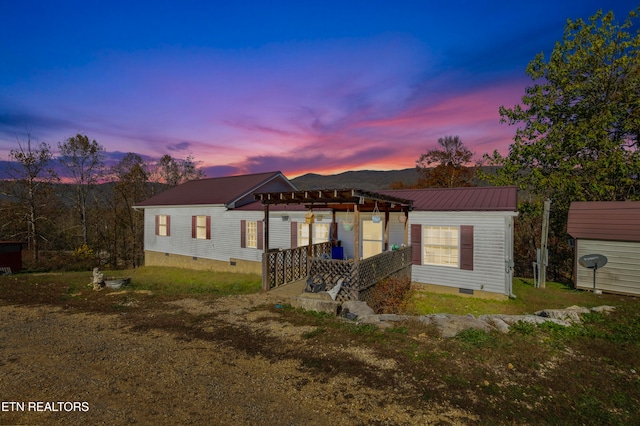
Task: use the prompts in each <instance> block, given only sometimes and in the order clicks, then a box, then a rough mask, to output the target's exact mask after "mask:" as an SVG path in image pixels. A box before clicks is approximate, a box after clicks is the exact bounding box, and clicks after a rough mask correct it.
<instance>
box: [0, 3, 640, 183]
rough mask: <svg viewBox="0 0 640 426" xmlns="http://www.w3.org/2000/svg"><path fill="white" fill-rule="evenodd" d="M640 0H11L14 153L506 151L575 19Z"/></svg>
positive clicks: (5, 140) (231, 169)
mask: <svg viewBox="0 0 640 426" xmlns="http://www.w3.org/2000/svg"><path fill="white" fill-rule="evenodd" d="M637 7H638V3H636V2H631V1H608V2H604V1H590V0H584V1H571V2H569V1H553V2H552V1H538V2H516V1H500V2H498V1H485V2H475V1H468V2H464V1H449V2H432V1H394V2H391V1H366V2H365V1H344V0H343V1H340V2H338V1H322V2H309V1H277V2H242V1H236V2H218V1H210V2H197V1H180V2H178V1H175V2H173V1H154V2H147V1H128V2H122V1H109V2H105V1H102V2H93V1H82V2H72V1H66V2H65V1H62V2H48V1H29V0H26V1H19V2H18V1H4V2H2V3H0V16H1V17H2V21H1V22H2V24H1V25H0V55H1V57H2V61H0V160H7V159H8V154H9V151H10V150H11V149H15V148H16V147H17V146H18V145H17V144H18V141H21V142H24V141H26V138H27V136H26V135H27V132H28V133H29V134H30V135H31V139H32V141H36V142H46V143H48V144H50V145H51V146H52V147H53V148H55V147H56V146H57V144H58V142H60V141H64V140H65V139H67V138H69V137H71V136H74V135H75V134H77V133H82V134H86V135H87V136H89V138H91V139H95V140H97V141H98V142H99V143H100V144H102V145H103V146H104V147H105V149H106V150H107V152H108V154H109V159H110V160H111V161H116V160H117V159H119V158H120V157H121V156H122V155H124V154H126V153H127V152H135V153H138V154H140V155H142V156H143V157H144V158H147V159H149V161H152V160H153V159H154V158H158V157H160V156H162V155H163V154H170V155H172V156H174V157H180V158H184V157H186V156H187V155H192V156H193V157H194V158H195V159H196V160H197V161H199V162H200V165H201V166H202V167H203V168H204V169H205V171H206V173H207V176H210V177H213V176H221V175H228V174H239V173H253V172H262V171H271V170H281V171H283V172H284V173H285V174H286V175H288V176H290V177H294V176H297V175H300V174H304V173H307V172H315V173H339V172H342V171H347V170H361V169H375V170H386V169H402V168H408V167H413V166H415V161H416V160H417V159H418V157H419V156H420V154H421V153H423V152H425V151H426V150H428V149H430V148H432V147H434V146H435V144H436V143H437V140H438V138H440V137H444V136H447V135H459V136H460V137H461V139H462V141H463V142H464V143H465V144H466V145H467V146H468V147H470V148H471V149H472V150H473V151H474V152H476V154H477V155H478V156H481V155H482V154H484V153H486V152H492V151H493V150H494V149H498V150H499V151H501V152H503V153H506V151H507V150H508V146H509V144H510V142H511V139H512V137H513V135H514V133H515V129H514V128H513V127H509V126H507V125H506V124H500V123H499V119H500V117H499V114H498V108H499V107H500V106H501V105H505V106H513V105H514V104H516V103H518V102H519V100H520V99H521V97H522V95H523V94H524V89H525V87H526V86H527V85H530V84H531V80H530V79H529V78H528V77H527V76H526V74H525V68H526V66H527V64H528V62H529V61H530V60H532V59H533V58H534V56H535V55H536V54H537V53H538V52H541V51H542V52H545V53H546V54H549V53H550V52H551V50H552V49H553V45H554V43H555V42H556V41H559V40H561V38H562V33H563V29H564V25H565V23H566V20H567V18H571V19H576V18H583V19H587V18H588V17H589V16H591V15H593V14H594V13H595V12H596V11H597V10H598V9H603V10H604V11H607V10H613V11H614V12H615V14H616V17H617V19H618V20H619V21H620V22H622V21H623V20H624V19H625V18H626V16H627V14H628V12H629V11H630V10H632V9H634V8H637Z"/></svg>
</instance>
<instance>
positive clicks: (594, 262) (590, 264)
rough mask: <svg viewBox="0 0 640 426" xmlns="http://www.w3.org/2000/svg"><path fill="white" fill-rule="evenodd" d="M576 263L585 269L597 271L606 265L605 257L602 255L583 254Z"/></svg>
mask: <svg viewBox="0 0 640 426" xmlns="http://www.w3.org/2000/svg"><path fill="white" fill-rule="evenodd" d="M578 263H579V264H580V266H584V267H585V268H589V269H598V268H602V267H603V266H604V265H606V264H607V256H605V255H603V254H585V255H584V256H582V257H581V258H580V259H578Z"/></svg>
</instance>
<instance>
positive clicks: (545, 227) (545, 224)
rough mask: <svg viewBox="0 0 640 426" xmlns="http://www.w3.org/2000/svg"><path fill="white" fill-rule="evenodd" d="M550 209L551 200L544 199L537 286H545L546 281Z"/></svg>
mask: <svg viewBox="0 0 640 426" xmlns="http://www.w3.org/2000/svg"><path fill="white" fill-rule="evenodd" d="M550 211H551V200H549V199H546V200H545V201H544V211H543V212H542V235H540V276H539V278H538V280H539V283H540V285H539V287H540V288H545V287H546V283H547V263H548V260H549V259H548V255H547V253H548V249H547V238H548V235H549V212H550Z"/></svg>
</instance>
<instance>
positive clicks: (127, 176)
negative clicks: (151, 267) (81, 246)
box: [112, 153, 150, 267]
mask: <svg viewBox="0 0 640 426" xmlns="http://www.w3.org/2000/svg"><path fill="white" fill-rule="evenodd" d="M112 177H113V180H114V182H115V185H114V189H113V211H114V215H113V224H114V225H113V242H114V243H113V247H112V255H113V257H114V258H117V256H118V254H120V256H121V258H122V260H123V261H124V262H125V263H126V264H127V265H130V266H133V267H137V266H139V265H141V264H142V259H143V257H144V252H143V238H144V235H143V229H144V215H143V213H142V212H141V211H136V210H134V209H133V206H134V205H135V204H136V203H138V202H140V201H143V200H145V199H146V198H148V197H149V195H150V193H149V171H148V169H147V166H146V164H145V163H144V161H143V160H142V158H141V157H140V156H139V155H137V154H133V153H128V154H127V155H126V156H125V157H124V158H122V160H120V162H118V164H117V165H115V166H114V167H113V168H112ZM114 263H115V262H114Z"/></svg>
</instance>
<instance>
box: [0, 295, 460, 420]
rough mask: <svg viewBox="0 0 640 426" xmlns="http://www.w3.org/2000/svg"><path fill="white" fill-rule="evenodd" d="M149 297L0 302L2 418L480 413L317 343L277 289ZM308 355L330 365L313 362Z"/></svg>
mask: <svg viewBox="0 0 640 426" xmlns="http://www.w3.org/2000/svg"><path fill="white" fill-rule="evenodd" d="M72 296H78V295H72ZM80 297H82V296H80ZM151 298H152V295H149V294H145V293H132V292H127V293H120V294H118V293H117V292H115V293H113V292H112V293H111V294H108V293H106V292H105V293H102V294H100V295H92V294H90V295H89V296H88V298H87V302H86V303H87V304H91V303H93V304H94V305H96V304H97V303H98V302H99V303H102V305H100V306H111V308H113V306H114V305H118V306H121V307H122V312H120V313H116V314H113V313H106V312H107V310H106V308H105V312H95V311H94V310H86V309H85V310H81V309H71V308H69V306H60V304H59V303H52V304H47V303H38V304H36V305H24V304H23V303H15V302H20V301H4V300H3V301H0V353H1V357H0V395H2V406H1V411H0V424H3V425H7V424H26V425H32V424H47V425H54V424H64V425H86V424H154V425H155V424H207V425H209V424H219V425H276V424H277V425H328V424H352V425H360V424H363V425H364V424H367V425H369V424H379V425H385V424H389V425H391V424H393V425H403V424H407V425H409V424H434V423H435V424H438V423H440V424H464V423H467V422H468V421H470V420H473V416H470V415H469V414H468V413H464V412H460V411H458V410H452V409H448V408H447V407H437V406H429V405H428V404H426V403H422V404H421V403H420V401H419V400H416V398H415V392H414V389H411V385H409V384H406V383H405V381H404V380H403V379H402V372H401V371H398V369H397V365H396V364H395V361H394V360H393V359H385V358H380V357H378V356H376V355H375V354H374V353H372V352H370V351H368V350H367V349H366V347H357V346H356V347H352V346H350V345H336V346H334V347H327V346H318V345H314V343H313V342H312V341H311V340H310V339H304V338H302V336H303V334H304V333H308V332H309V331H311V330H312V328H311V327H309V326H294V325H291V324H289V323H287V322H283V321H279V320H278V318H277V317H278V314H277V313H276V312H273V309H271V310H270V309H267V308H266V307H269V306H274V304H275V303H278V302H286V301H283V300H278V299H277V298H274V296H271V295H263V294H259V295H251V296H234V297H226V298H218V299H211V300H202V299H179V300H172V301H153V302H150V300H152V299H151ZM22 302H25V301H22ZM40 302H42V301H40ZM74 303H75V302H74ZM78 305H81V303H78ZM73 306H75V305H73ZM96 306H97V305H96ZM109 312H113V309H111V311H109ZM309 354H312V356H313V359H316V360H324V361H326V364H327V365H328V367H326V368H324V370H323V369H318V368H310V367H309V361H308V357H309ZM305 359H307V361H306V362H305ZM332 365H335V368H332ZM326 372H328V373H330V374H325V373H326Z"/></svg>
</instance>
